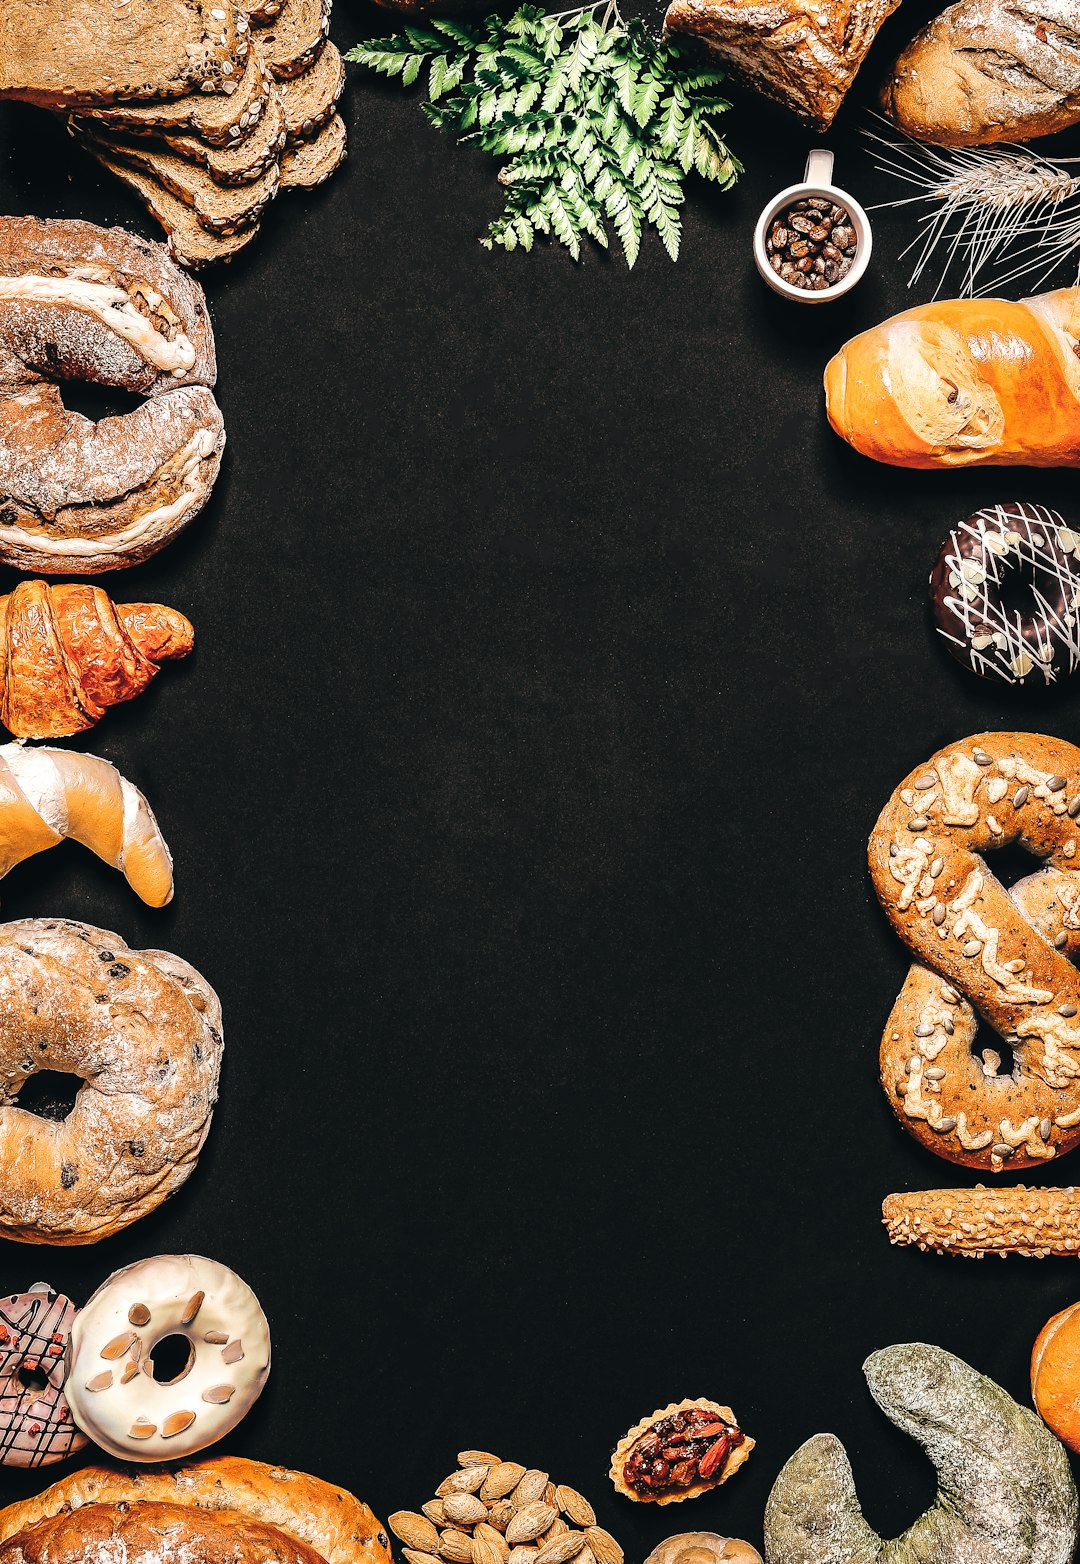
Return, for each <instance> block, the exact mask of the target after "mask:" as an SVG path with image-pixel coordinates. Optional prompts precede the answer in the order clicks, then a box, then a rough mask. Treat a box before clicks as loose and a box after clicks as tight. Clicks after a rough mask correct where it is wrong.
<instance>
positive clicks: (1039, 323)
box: [825, 288, 1080, 467]
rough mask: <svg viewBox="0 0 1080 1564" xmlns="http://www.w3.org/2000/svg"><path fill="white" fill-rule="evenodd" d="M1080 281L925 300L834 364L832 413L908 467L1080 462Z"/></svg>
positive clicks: (862, 444)
mask: <svg viewBox="0 0 1080 1564" xmlns="http://www.w3.org/2000/svg"><path fill="white" fill-rule="evenodd" d="M1078 344H1080V288H1062V289H1059V290H1058V291H1057V292H1054V293H1043V294H1040V295H1039V296H1038V297H1036V298H1032V299H1024V300H1022V301H1021V302H1020V303H1010V302H1008V301H1007V300H1005V299H953V300H944V301H939V302H938V303H935V304H924V305H920V306H919V308H917V309H913V310H905V312H904V313H903V314H902V315H894V316H893V317H892V319H891V320H887V321H885V322H884V323H883V324H882V325H880V326H875V327H874V328H873V329H872V330H871V331H864V332H863V333H862V335H861V336H858V337H854V338H852V340H851V341H850V342H848V343H847V344H846V346H845V347H843V348H841V349H840V352H839V353H838V354H837V355H836V357H835V358H833V359H832V360H831V361H830V363H829V364H828V366H827V368H826V370H825V398H826V407H827V411H828V415H829V422H830V423H831V424H832V426H833V428H834V429H835V430H836V432H837V434H838V435H840V436H841V438H842V439H844V440H846V441H847V442H848V444H849V445H853V446H854V447H855V449H856V450H857V451H861V452H862V453H863V455H864V456H873V457H874V458H875V459H876V460H877V461H879V462H891V463H892V464H893V465H894V466H898V467H969V466H975V465H978V464H993V465H999V466H1011V465H1016V464H1022V465H1025V466H1030V467H1076V466H1080V357H1078V356H1077V355H1078V353H1080V346H1078Z"/></svg>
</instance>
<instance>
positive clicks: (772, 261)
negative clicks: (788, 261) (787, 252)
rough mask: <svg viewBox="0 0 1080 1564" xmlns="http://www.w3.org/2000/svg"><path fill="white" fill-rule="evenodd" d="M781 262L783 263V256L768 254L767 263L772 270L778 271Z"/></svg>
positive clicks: (781, 264)
mask: <svg viewBox="0 0 1080 1564" xmlns="http://www.w3.org/2000/svg"><path fill="white" fill-rule="evenodd" d="M783 264H784V257H783V256H782V255H770V256H769V265H770V266H771V267H772V269H773V271H774V272H778V271H779V270H780V268H781V267H782V266H783Z"/></svg>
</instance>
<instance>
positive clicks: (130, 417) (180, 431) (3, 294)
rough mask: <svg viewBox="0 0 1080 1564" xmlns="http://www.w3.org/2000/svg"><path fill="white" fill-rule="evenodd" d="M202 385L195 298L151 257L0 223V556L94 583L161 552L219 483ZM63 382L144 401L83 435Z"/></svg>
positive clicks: (208, 399)
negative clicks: (107, 387)
mask: <svg viewBox="0 0 1080 1564" xmlns="http://www.w3.org/2000/svg"><path fill="white" fill-rule="evenodd" d="M216 373H217V366H216V360H215V356H214V339H213V332H212V330H211V327H210V319H209V315H208V314H207V310H206V302H205V300H204V298H203V295H202V291H201V289H200V288H199V287H198V286H197V285H196V284H195V283H193V282H192V280H191V279H190V278H188V277H185V276H184V274H183V273H182V272H180V271H178V270H177V268H176V267H175V266H174V265H173V263H172V262H171V261H170V259H169V257H168V255H167V254H166V253H165V251H164V249H163V248H162V247H161V246H159V245H153V244H149V243H147V242H146V241H145V240H140V239H135V238H134V237H133V236H132V235H130V234H127V233H124V232H123V230H121V229H116V228H111V229H105V228H98V227H95V226H94V224H92V223H82V222H66V221H64V222H46V221H41V220H39V219H37V218H30V217H0V559H3V560H5V561H7V562H8V563H10V564H14V565H17V566H19V567H20V568H23V569H29V570H38V571H40V572H42V573H43V574H45V575H53V574H61V573H63V574H68V573H72V572H77V573H78V574H82V575H94V574H96V573H97V572H99V571H103V570H115V569H119V568H121V567H122V566H124V565H130V564H134V563H136V562H137V561H138V560H141V559H145V558H147V557H148V556H149V555H150V554H153V553H155V552H156V551H157V550H158V549H159V548H161V547H162V546H163V545H164V544H165V543H167V542H168V541H169V539H170V538H171V537H173V536H174V535H175V533H177V532H178V531H179V530H180V529H181V528H182V527H184V526H185V525H186V524H187V523H188V522H189V521H190V520H191V519H192V518H193V517H194V516H195V515H197V514H198V512H199V511H200V510H201V509H202V506H203V505H204V504H205V503H206V500H207V499H208V497H209V494H210V490H211V488H212V487H213V484H214V481H215V479H216V477H217V474H218V469H219V466H220V463H221V453H222V449H223V447H224V444H225V430H224V424H223V421H222V417H221V412H220V409H219V408H218V405H217V402H216V401H215V399H214V394H213V391H212V389H211V387H212V386H213V383H214V380H215V378H216ZM65 378H66V379H73V380H88V381H92V382H95V383H97V384H99V385H110V386H117V387H120V388H122V389H123V390H125V391H130V392H133V393H135V394H137V395H141V396H144V397H146V398H147V400H146V401H144V402H143V403H142V404H141V405H140V406H139V407H137V408H135V410H134V411H133V412H131V413H128V414H127V415H125V416H123V417H119V418H103V419H101V420H100V421H99V422H97V423H94V422H93V421H92V420H91V419H88V418H84V417H83V416H82V415H81V414H79V413H74V412H72V411H70V410H69V409H68V408H66V407H65V406H64V402H63V397H62V394H61V391H60V387H59V385H58V384H57V381H58V380H63V379H65Z"/></svg>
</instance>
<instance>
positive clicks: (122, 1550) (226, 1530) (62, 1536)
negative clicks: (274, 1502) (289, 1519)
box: [0, 1503, 324, 1564]
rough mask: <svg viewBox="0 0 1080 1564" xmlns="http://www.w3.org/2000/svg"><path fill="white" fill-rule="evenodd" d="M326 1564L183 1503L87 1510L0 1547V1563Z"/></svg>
mask: <svg viewBox="0 0 1080 1564" xmlns="http://www.w3.org/2000/svg"><path fill="white" fill-rule="evenodd" d="M88 1559H98V1560H100V1561H101V1564H121V1561H122V1560H146V1561H149V1560H154V1564H324V1561H323V1560H322V1558H321V1556H320V1555H319V1554H318V1553H316V1552H315V1550H314V1548H309V1547H308V1546H307V1545H306V1543H303V1542H298V1541H297V1540H296V1539H295V1538H294V1537H287V1536H286V1535H285V1533H284V1532H282V1531H278V1529H277V1527H276V1526H267V1525H265V1524H264V1523H263V1522H262V1521H253V1520H250V1519H249V1518H248V1517H247V1516H246V1515H228V1514H225V1515H207V1514H206V1513H205V1512H204V1511H201V1510H193V1509H190V1508H189V1507H188V1506H186V1505H182V1504H156V1503H150V1504H132V1505H128V1504H88V1505H86V1506H85V1507H84V1508H83V1509H81V1510H70V1511H68V1512H67V1513H66V1514H60V1515H54V1516H52V1517H51V1518H50V1519H48V1520H43V1521H38V1523H37V1524H36V1525H35V1526H29V1527H27V1529H26V1530H25V1531H20V1532H17V1533H16V1534H15V1536H14V1537H10V1538H9V1539H8V1540H7V1541H6V1542H4V1543H2V1544H0V1564H86V1560H88Z"/></svg>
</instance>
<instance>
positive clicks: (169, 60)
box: [0, 0, 249, 110]
mask: <svg viewBox="0 0 1080 1564" xmlns="http://www.w3.org/2000/svg"><path fill="white" fill-rule="evenodd" d="M248 28H249V24H248V19H247V17H246V15H244V14H243V13H242V12H241V13H240V14H239V16H238V14H237V10H236V7H235V5H234V4H233V0H139V3H138V5H102V4H100V3H98V0H4V4H3V5H2V6H0V98H4V97H7V98H18V99H20V100H21V101H22V102H24V103H36V104H40V105H41V107H43V108H47V109H60V110H63V109H67V108H73V107H77V106H78V105H80V104H86V103H94V102H97V101H100V100H101V99H119V98H128V99H136V100H139V99H148V98H171V97H180V96H181V95H183V94H186V93H192V92H204V93H208V94H209V93H215V92H219V91H221V90H222V89H223V86H224V83H225V82H226V81H227V80H228V79H229V78H230V77H232V76H235V75H238V74H239V70H238V66H239V65H240V63H241V61H242V59H243V56H244V53H245V51H246V49H247V39H248Z"/></svg>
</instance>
